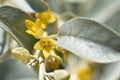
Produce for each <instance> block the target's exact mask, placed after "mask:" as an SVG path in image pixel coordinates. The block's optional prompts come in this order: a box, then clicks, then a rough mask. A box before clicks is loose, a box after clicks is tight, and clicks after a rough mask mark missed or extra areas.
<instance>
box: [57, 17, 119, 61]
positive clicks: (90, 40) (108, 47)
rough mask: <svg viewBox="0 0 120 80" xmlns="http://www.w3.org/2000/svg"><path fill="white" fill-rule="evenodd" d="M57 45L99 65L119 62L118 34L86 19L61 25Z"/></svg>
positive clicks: (74, 20)
mask: <svg viewBox="0 0 120 80" xmlns="http://www.w3.org/2000/svg"><path fill="white" fill-rule="evenodd" d="M58 34H59V39H58V41H57V45H58V46H60V47H63V48H65V49H67V50H69V51H71V52H72V53H74V54H76V55H78V56H80V57H82V58H85V59H88V60H91V61H95V62H100V63H108V62H115V61H119V60H120V52H119V51H120V48H119V47H120V43H119V41H120V34H119V33H118V32H116V31H115V30H113V29H111V28H110V27H108V26H106V25H102V24H100V23H98V22H96V21H93V20H90V19H86V18H75V19H72V20H70V21H68V22H66V23H65V24H63V25H62V26H61V28H60V30H59V32H58Z"/></svg>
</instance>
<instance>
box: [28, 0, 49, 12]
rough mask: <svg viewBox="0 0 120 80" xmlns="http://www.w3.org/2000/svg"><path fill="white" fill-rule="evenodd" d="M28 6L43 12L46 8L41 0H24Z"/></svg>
mask: <svg viewBox="0 0 120 80" xmlns="http://www.w3.org/2000/svg"><path fill="white" fill-rule="evenodd" d="M26 1H27V2H28V3H29V4H30V6H31V7H32V8H33V9H34V10H35V11H36V12H43V11H46V10H47V9H48V7H47V6H46V4H45V3H44V2H43V1H41V0H26Z"/></svg>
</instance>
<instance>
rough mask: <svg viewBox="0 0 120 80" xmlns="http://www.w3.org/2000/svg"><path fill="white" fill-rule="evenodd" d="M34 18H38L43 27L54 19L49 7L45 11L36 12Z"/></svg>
mask: <svg viewBox="0 0 120 80" xmlns="http://www.w3.org/2000/svg"><path fill="white" fill-rule="evenodd" d="M35 16H36V18H38V19H40V20H41V22H42V23H43V26H44V29H45V28H46V27H47V25H48V23H53V22H55V21H56V18H55V17H54V16H53V15H52V14H51V11H50V9H48V10H47V11H45V12H37V13H36V14H35Z"/></svg>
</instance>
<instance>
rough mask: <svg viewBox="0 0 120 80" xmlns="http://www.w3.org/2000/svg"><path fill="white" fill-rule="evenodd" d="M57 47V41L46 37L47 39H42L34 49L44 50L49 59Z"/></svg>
mask: <svg viewBox="0 0 120 80" xmlns="http://www.w3.org/2000/svg"><path fill="white" fill-rule="evenodd" d="M55 46H56V44H55V41H54V40H53V39H51V38H50V37H48V36H46V37H41V38H40V41H38V42H37V43H36V44H35V45H34V49H36V50H43V54H44V56H45V58H47V57H49V56H50V54H51V53H52V51H53V49H54V48H55Z"/></svg>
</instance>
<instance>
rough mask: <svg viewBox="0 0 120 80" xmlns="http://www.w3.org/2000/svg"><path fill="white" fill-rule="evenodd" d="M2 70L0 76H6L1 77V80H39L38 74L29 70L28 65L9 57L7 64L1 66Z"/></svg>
mask: <svg viewBox="0 0 120 80" xmlns="http://www.w3.org/2000/svg"><path fill="white" fill-rule="evenodd" d="M3 66H4V67H3ZM0 69H3V71H2V70H1V71H0V74H3V75H4V76H0V79H1V78H3V80H17V79H21V80H22V79H23V78H24V79H23V80H26V79H27V78H29V79H30V78H31V79H33V78H34V79H37V72H35V71H34V70H33V69H31V68H28V67H27V66H26V64H24V63H22V62H21V61H17V60H15V59H14V60H13V59H12V58H11V57H9V58H8V60H7V61H6V62H5V63H2V64H1V66H0Z"/></svg>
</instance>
